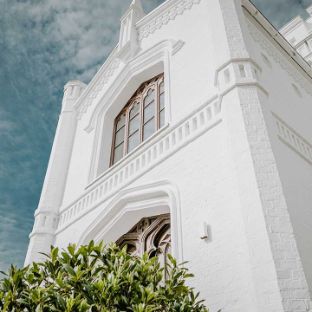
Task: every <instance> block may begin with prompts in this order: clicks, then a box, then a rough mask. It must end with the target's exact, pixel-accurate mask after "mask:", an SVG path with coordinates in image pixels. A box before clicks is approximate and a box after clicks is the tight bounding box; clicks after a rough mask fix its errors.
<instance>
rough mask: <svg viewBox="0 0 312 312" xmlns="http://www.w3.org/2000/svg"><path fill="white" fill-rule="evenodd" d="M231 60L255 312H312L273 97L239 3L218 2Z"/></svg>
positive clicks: (227, 95)
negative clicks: (268, 116)
mask: <svg viewBox="0 0 312 312" xmlns="http://www.w3.org/2000/svg"><path fill="white" fill-rule="evenodd" d="M218 2H219V5H220V10H221V12H222V16H223V20H224V29H225V32H226V38H227V41H228V47H229V54H230V59H229V60H228V61H227V62H225V63H224V64H223V65H222V66H220V67H219V68H218V70H217V73H216V84H217V86H218V89H219V92H220V100H221V102H222V104H221V106H222V112H223V115H224V121H225V123H226V125H227V128H228V142H229V151H230V153H231V154H232V159H233V167H234V168H235V170H236V174H237V185H238V192H239V194H240V199H241V211H240V213H241V214H242V218H243V220H244V226H245V232H246V242H247V245H248V248H249V255H250V267H249V268H246V270H250V272H251V275H252V278H253V285H252V287H253V288H254V293H255V298H256V307H255V311H259V312H260V311H267V312H273V311H274V312H276V311H280V312H282V311H287V312H290V311H291V312H299V311H300V312H303V311H310V309H311V308H310V304H311V299H310V296H309V291H308V285H307V282H306V278H305V275H304V271H303V267H302V263H301V259H300V256H299V252H298V248H297V244H296V239H295V237H294V234H293V228H292V223H291V220H290V216H289V212H288V207H287V203H286V200H285V195H284V193H283V187H282V184H281V180H280V177H279V172H278V169H277V165H276V160H275V157H274V154H273V151H272V146H271V142H270V138H269V135H268V133H267V127H266V123H265V119H264V116H263V111H262V107H263V105H265V103H266V101H267V97H268V96H269V94H268V92H267V91H266V90H265V89H264V88H263V86H262V83H261V68H260V66H258V64H257V63H256V62H255V61H254V60H253V59H252V57H251V55H252V53H251V52H252V46H251V45H250V44H249V38H248V32H247V31H246V25H245V18H244V15H243V11H242V8H241V5H240V1H237V0H218Z"/></svg>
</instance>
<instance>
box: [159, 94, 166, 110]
mask: <svg viewBox="0 0 312 312" xmlns="http://www.w3.org/2000/svg"><path fill="white" fill-rule="evenodd" d="M164 107H165V93H161V94H160V95H159V110H162V109H163V108H164Z"/></svg>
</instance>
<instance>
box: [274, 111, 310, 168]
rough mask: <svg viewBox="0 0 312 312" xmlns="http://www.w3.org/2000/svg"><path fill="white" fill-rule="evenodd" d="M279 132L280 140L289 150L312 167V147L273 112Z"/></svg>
mask: <svg viewBox="0 0 312 312" xmlns="http://www.w3.org/2000/svg"><path fill="white" fill-rule="evenodd" d="M272 115H273V117H274V119H275V123H276V126H277V130H278V137H279V139H280V140H281V141H282V142H284V143H285V144H286V145H287V146H288V147H289V148H291V149H292V150H293V151H294V152H296V153H297V154H298V155H299V156H300V157H302V158H303V159H304V160H306V161H307V162H308V163H309V164H310V165H312V145H311V143H310V142H309V141H308V140H306V139H305V138H304V137H303V136H301V135H300V134H299V133H298V132H296V131H295V130H294V129H293V128H292V127H291V126H289V125H288V124H287V123H286V122H285V121H284V120H282V119H281V118H280V117H279V116H277V115H276V114H275V113H273V112H272Z"/></svg>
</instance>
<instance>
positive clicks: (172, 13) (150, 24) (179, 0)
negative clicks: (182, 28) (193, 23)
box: [137, 0, 201, 40]
mask: <svg viewBox="0 0 312 312" xmlns="http://www.w3.org/2000/svg"><path fill="white" fill-rule="evenodd" d="M200 1H201V0H176V1H166V2H165V3H163V4H162V5H161V6H159V7H158V8H156V9H155V10H154V11H152V12H151V13H150V14H148V15H146V17H144V18H143V19H142V20H141V21H139V22H138V23H137V28H138V33H139V40H142V39H144V38H147V37H148V36H149V35H151V34H153V33H154V32H155V31H156V30H157V29H160V28H161V27H162V26H164V25H167V24H168V23H169V22H170V21H173V20H174V19H175V18H176V17H177V16H178V15H182V14H183V13H184V12H185V11H186V10H190V9H191V8H192V7H193V5H194V4H199V3H200Z"/></svg>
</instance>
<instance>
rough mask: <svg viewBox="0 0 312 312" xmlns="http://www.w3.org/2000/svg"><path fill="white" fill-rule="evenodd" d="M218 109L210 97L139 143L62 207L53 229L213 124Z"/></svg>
mask: <svg viewBox="0 0 312 312" xmlns="http://www.w3.org/2000/svg"><path fill="white" fill-rule="evenodd" d="M220 112H221V107H220V102H219V100H218V97H217V96H214V97H213V98H212V99H210V100H208V101H207V102H205V103H204V104H203V105H202V106H201V107H200V108H199V109H198V110H196V111H195V112H193V113H192V114H190V115H189V116H187V117H186V118H184V119H182V120H181V121H180V122H179V123H177V124H176V125H174V126H172V127H170V128H167V129H165V131H163V132H162V133H159V134H158V133H156V134H155V135H154V136H153V137H151V140H147V141H146V142H143V143H142V144H141V146H140V148H138V149H137V150H136V151H135V153H130V154H128V155H127V156H126V157H124V159H123V160H122V161H121V162H119V163H117V164H116V165H115V166H112V167H111V168H110V169H109V170H107V171H106V172H105V173H104V175H102V176H101V177H99V179H98V180H97V181H96V182H95V184H94V185H92V186H91V187H90V188H89V189H88V190H87V191H86V192H85V193H84V194H83V195H82V196H80V197H79V198H78V199H77V200H75V201H74V202H73V203H72V204H70V205H69V206H68V207H66V208H65V209H63V211H62V212H61V213H60V220H59V224H58V230H57V232H60V231H62V230H64V229H65V228H66V227H68V226H69V225H70V224H72V223H73V222H74V221H75V220H77V219H78V218H80V217H81V216H82V215H84V214H86V213H88V212H90V211H91V210H93V209H94V208H95V207H97V206H98V205H99V204H100V203H101V202H103V201H105V200H107V199H108V198H110V197H112V196H113V195H114V194H116V193H117V192H118V191H119V190H121V189H122V188H124V187H125V186H126V185H128V184H129V183H131V182H132V181H134V180H135V179H137V178H138V177H139V176H141V175H143V174H145V173H146V172H148V171H149V170H150V169H151V168H152V167H154V166H156V165H157V164H159V163H161V162H162V161H164V160H165V159H167V158H168V157H170V156H171V155H172V154H174V153H175V152H177V151H178V150H179V149H181V148H183V147H184V146H186V145H187V144H189V143H191V142H192V141H194V140H195V139H196V138H197V137H199V136H200V135H201V134H202V133H204V132H205V131H208V130H209V129H210V128H212V127H213V126H215V125H217V124H218V123H219V122H220V121H221V114H220ZM160 131H161V130H160Z"/></svg>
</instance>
